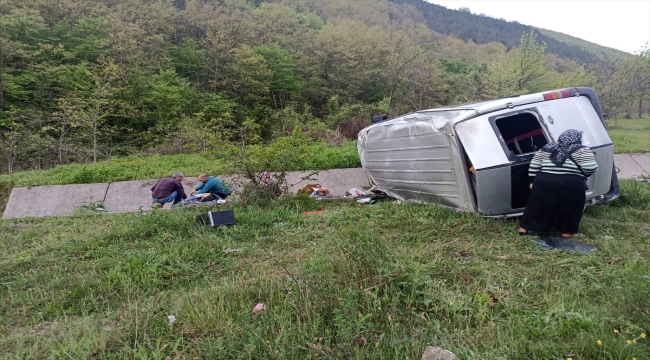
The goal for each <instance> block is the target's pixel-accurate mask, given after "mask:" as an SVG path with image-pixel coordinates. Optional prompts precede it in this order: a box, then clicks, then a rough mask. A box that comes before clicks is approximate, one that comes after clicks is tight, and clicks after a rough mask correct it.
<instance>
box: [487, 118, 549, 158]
mask: <svg viewBox="0 0 650 360" xmlns="http://www.w3.org/2000/svg"><path fill="white" fill-rule="evenodd" d="M494 124H495V125H496V128H497V129H498V131H499V132H500V133H501V137H502V138H503V141H504V142H505V145H506V146H507V147H508V150H509V151H510V155H525V154H530V153H534V152H536V151H537V150H539V149H541V148H542V147H543V146H544V145H546V144H547V143H548V140H547V139H546V135H545V134H544V130H542V125H541V123H540V122H539V119H538V117H537V114H536V113H535V112H532V111H526V112H521V113H518V114H514V115H511V116H506V117H502V118H498V119H496V120H495V121H494Z"/></svg>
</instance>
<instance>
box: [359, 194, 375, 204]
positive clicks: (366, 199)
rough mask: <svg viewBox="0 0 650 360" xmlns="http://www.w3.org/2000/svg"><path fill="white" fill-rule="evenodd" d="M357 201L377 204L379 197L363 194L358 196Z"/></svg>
mask: <svg viewBox="0 0 650 360" xmlns="http://www.w3.org/2000/svg"><path fill="white" fill-rule="evenodd" d="M356 200H357V202H358V203H360V204H375V203H377V198H374V197H370V196H361V197H358V198H356Z"/></svg>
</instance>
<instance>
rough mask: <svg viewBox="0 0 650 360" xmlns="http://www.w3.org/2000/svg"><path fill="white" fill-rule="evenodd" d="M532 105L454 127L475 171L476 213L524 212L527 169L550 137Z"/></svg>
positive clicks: (526, 192) (503, 213)
mask: <svg viewBox="0 0 650 360" xmlns="http://www.w3.org/2000/svg"><path fill="white" fill-rule="evenodd" d="M541 117H542V116H541V115H540V112H539V109H537V107H536V106H535V105H532V106H531V105H524V106H520V107H519V109H517V108H515V109H506V110H500V111H495V112H493V113H490V114H486V115H482V116H479V117H476V118H474V119H470V120H466V121H463V122H459V123H458V124H456V127H455V129H456V133H457V134H458V137H459V139H460V141H461V143H462V145H463V147H464V148H465V151H466V153H467V155H468V157H469V159H470V161H471V162H472V164H473V165H474V167H475V168H476V169H477V174H476V197H477V207H478V210H479V212H481V213H483V214H485V215H506V214H513V213H519V212H523V210H524V208H525V207H526V203H527V201H528V195H529V192H530V189H529V178H528V166H529V164H530V160H531V159H532V157H533V155H534V154H535V152H536V151H537V150H539V149H541V148H542V147H543V146H544V145H546V144H547V143H548V142H549V140H550V137H549V135H548V129H546V128H545V127H544V126H543V123H542V122H541Z"/></svg>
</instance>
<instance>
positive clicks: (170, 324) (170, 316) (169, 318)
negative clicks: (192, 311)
mask: <svg viewBox="0 0 650 360" xmlns="http://www.w3.org/2000/svg"><path fill="white" fill-rule="evenodd" d="M167 319H168V320H169V326H172V325H174V323H175V322H176V316H174V315H169V316H167Z"/></svg>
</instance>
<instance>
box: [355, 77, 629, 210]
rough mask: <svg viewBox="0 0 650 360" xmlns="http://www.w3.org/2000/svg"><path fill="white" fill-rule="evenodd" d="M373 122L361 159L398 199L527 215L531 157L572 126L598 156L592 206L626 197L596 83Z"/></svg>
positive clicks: (590, 198) (590, 196)
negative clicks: (474, 176)
mask: <svg viewBox="0 0 650 360" xmlns="http://www.w3.org/2000/svg"><path fill="white" fill-rule="evenodd" d="M373 122H376V123H375V124H373V125H371V126H369V127H366V128H365V129H363V130H361V132H360V133H359V141H358V144H357V146H358V150H359V156H360V157H361V164H362V166H363V168H364V169H365V171H366V173H367V174H368V177H369V178H370V180H371V181H372V182H373V183H374V185H376V186H377V187H378V188H379V189H381V190H383V191H384V192H385V193H386V194H388V195H389V196H391V197H393V198H397V199H401V200H405V201H412V202H418V203H438V204H440V205H442V206H445V207H450V208H454V209H457V210H460V211H468V212H478V213H480V214H483V215H485V216H496V217H502V216H505V217H510V216H518V215H521V214H522V213H523V211H524V209H525V207H526V203H527V201H528V195H529V192H530V189H529V178H528V165H529V164H530V160H531V159H532V157H533V155H534V154H535V152H536V151H537V150H538V149H541V148H542V147H543V146H544V145H545V144H547V143H549V142H552V141H555V140H556V139H557V137H558V136H559V135H560V134H561V133H562V132H564V131H565V130H567V129H576V130H579V131H582V132H583V138H584V144H585V145H586V146H588V147H590V148H591V150H592V151H593V152H594V154H595V156H596V161H597V162H598V171H597V172H596V173H595V174H594V175H592V176H591V177H590V179H589V180H590V186H589V189H588V190H587V193H586V195H587V204H586V205H593V204H599V203H606V202H609V201H612V200H614V199H616V198H618V197H619V186H618V177H617V175H616V168H615V167H614V144H613V143H612V140H611V139H610V138H609V135H608V134H607V131H606V129H605V121H604V118H603V114H602V111H601V108H600V104H599V102H598V97H597V96H596V93H595V92H594V90H593V89H591V88H570V89H561V90H554V91H548V92H544V93H536V94H530V95H521V96H514V97H508V98H503V99H497V100H489V101H483V102H479V103H475V104H467V105H459V106H453V107H445V108H439V109H430V110H421V111H416V112H413V113H410V114H407V115H404V116H400V117H397V118H394V119H390V120H385V119H383V118H381V119H379V120H377V119H373ZM470 162H471V163H470ZM471 166H474V168H475V169H476V178H475V181H473V179H472V174H471V173H470V171H469V168H470V167H471Z"/></svg>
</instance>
